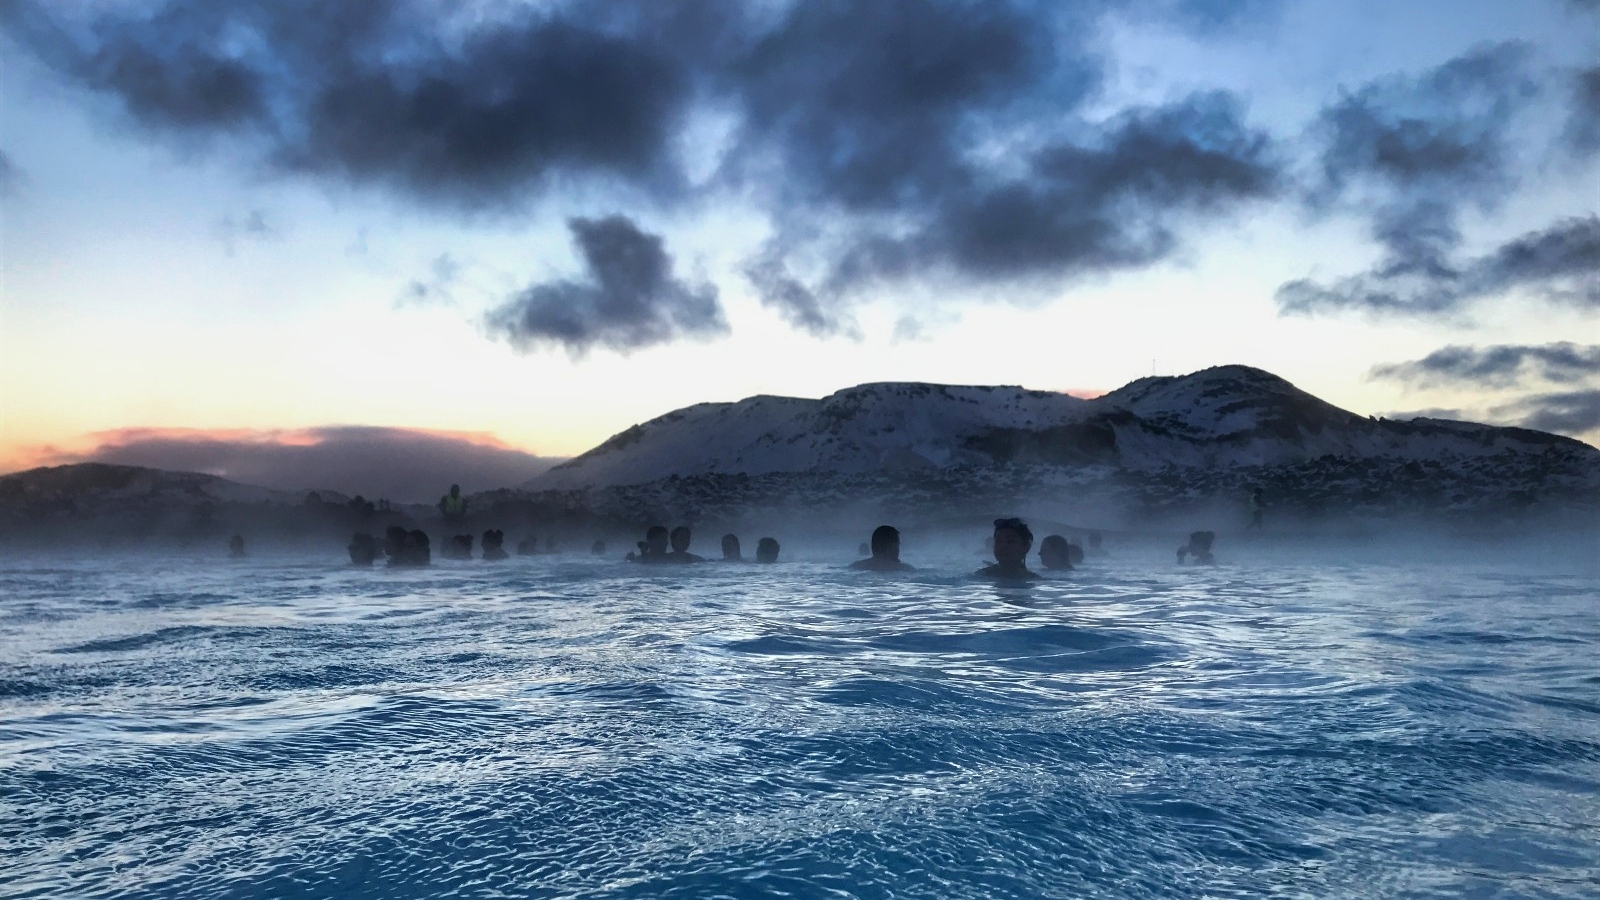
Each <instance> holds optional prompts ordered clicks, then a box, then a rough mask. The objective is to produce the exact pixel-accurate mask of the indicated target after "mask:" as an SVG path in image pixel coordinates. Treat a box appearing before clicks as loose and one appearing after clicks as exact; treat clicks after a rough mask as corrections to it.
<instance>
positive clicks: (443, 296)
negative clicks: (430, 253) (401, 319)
mask: <svg viewBox="0 0 1600 900" xmlns="http://www.w3.org/2000/svg"><path fill="white" fill-rule="evenodd" d="M428 270H429V272H428V278H427V279H426V280H423V279H420V278H418V279H413V280H412V281H411V283H410V284H408V285H406V287H405V290H403V291H401V292H400V298H399V299H398V300H396V301H395V305H396V306H402V307H404V306H455V305H456V298H455V294H454V293H453V288H454V287H455V285H456V283H457V282H458V281H459V280H460V279H461V263H460V262H459V261H457V260H456V258H455V257H453V256H451V255H450V254H448V253H441V254H439V255H438V256H436V257H434V258H433V262H432V263H430V264H429V266H428Z"/></svg>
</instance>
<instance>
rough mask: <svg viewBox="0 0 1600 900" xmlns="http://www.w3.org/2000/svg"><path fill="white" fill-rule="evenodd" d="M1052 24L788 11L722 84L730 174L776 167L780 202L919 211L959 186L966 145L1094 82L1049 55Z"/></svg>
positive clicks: (932, 14) (939, 11) (955, 7)
mask: <svg viewBox="0 0 1600 900" xmlns="http://www.w3.org/2000/svg"><path fill="white" fill-rule="evenodd" d="M1050 25H1051V22H1050V20H1049V19H1048V18H1045V17H1041V16H1039V15H1037V14H1032V15H1030V14H1029V12H1028V11H1026V10H1024V9H1022V8H1019V7H1017V6H1014V5H1007V4H958V3H929V2H921V0H883V2H875V3H867V4H862V3H851V2H845V0H818V2H801V3H796V4H794V5H793V6H792V7H790V8H789V9H788V11H787V13H786V15H784V16H783V17H782V19H781V20H780V21H779V22H778V23H777V24H776V26H775V27H773V28H771V29H770V30H768V31H766V32H764V33H762V34H761V35H760V36H759V37H758V39H757V40H756V41H755V42H754V44H753V46H752V47H751V48H750V49H749V50H748V52H746V53H744V54H742V55H740V56H739V57H738V58H737V59H735V60H734V61H732V63H731V65H730V68H729V70H728V71H727V72H725V73H724V75H723V77H724V79H725V80H724V82H723V84H724V85H725V86H726V88H727V89H728V92H729V94H730V95H731V96H733V97H735V98H736V99H737V101H738V102H739V104H740V106H741V108H742V111H743V112H744V115H745V120H744V125H743V130H742V135H741V141H742V144H743V147H742V149H743V152H742V154H741V155H740V156H739V157H738V158H737V159H736V160H734V165H735V166H746V167H750V168H752V169H755V168H758V167H759V166H761V165H763V164H764V163H766V162H768V160H769V159H770V160H773V161H776V162H777V163H778V164H780V166H781V172H782V176H783V177H782V179H781V180H779V181H777V182H776V184H777V186H778V188H780V189H781V192H782V195H783V197H784V198H785V199H786V200H789V201H791V202H808V203H827V204H833V205H837V206H839V207H842V208H846V209H853V210H858V211H864V210H885V209H895V208H898V207H900V206H902V205H906V204H915V203H919V202H923V203H925V202H928V200H929V199H932V198H936V197H938V196H939V195H941V194H943V193H944V192H945V191H947V190H948V189H949V188H950V186H951V185H960V184H964V183H966V182H967V181H968V180H969V179H970V177H971V175H970V171H969V168H970V167H969V166H968V164H967V163H966V162H965V158H964V153H965V150H964V144H965V143H967V142H969V141H971V140H973V139H974V138H982V137H984V136H986V132H987V131H988V130H989V129H992V128H994V127H995V126H996V125H997V124H999V123H998V122H997V121H996V120H997V119H1000V118H1001V117H1003V116H1004V115H1005V114H1006V113H1007V112H1012V113H1015V112H1020V111H1022V110H1025V109H1027V107H1028V104H1029V102H1030V101H1032V100H1033V95H1034V92H1035V91H1037V90H1038V89H1039V88H1040V87H1041V85H1042V84H1043V83H1044V82H1046V81H1050V82H1051V84H1052V86H1053V87H1054V88H1055V89H1056V96H1055V97H1054V98H1053V104H1052V105H1053V106H1054V108H1055V109H1057V110H1070V109H1072V108H1074V107H1075V106H1076V105H1077V104H1078V103H1080V102H1081V101H1082V100H1083V99H1084V97H1085V96H1086V95H1087V94H1088V93H1089V92H1090V91H1091V90H1092V89H1093V88H1094V87H1096V86H1097V85H1098V83H1099V79H1100V77H1101V76H1100V70H1099V66H1098V65H1095V64H1092V63H1089V62H1086V61H1084V62H1078V61H1074V58H1073V56H1072V55H1070V54H1062V53H1060V52H1059V51H1058V50H1057V49H1056V47H1055V46H1054V42H1053V37H1054V36H1053V35H1052V34H1051V30H1050ZM1077 49H1078V50H1079V52H1080V54H1081V52H1082V51H1081V48H1077ZM741 174H743V175H746V176H748V175H749V174H750V173H749V172H748V171H746V172H743V173H741Z"/></svg>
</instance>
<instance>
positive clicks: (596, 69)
mask: <svg viewBox="0 0 1600 900" xmlns="http://www.w3.org/2000/svg"><path fill="white" fill-rule="evenodd" d="M496 10H498V12H499V13H500V15H498V16H495V15H493V14H492V13H493V12H494V11H496ZM0 15H3V18H0V24H4V26H5V27H6V28H7V30H8V31H10V32H11V33H12V35H13V36H15V37H17V38H18V39H19V40H20V42H21V43H22V44H23V45H24V46H27V47H30V48H32V49H33V50H34V51H35V52H36V53H37V54H38V55H39V56H40V57H41V58H43V59H44V60H45V61H46V62H47V63H49V64H51V65H52V66H53V67H54V68H56V69H57V70H59V71H61V72H62V73H64V74H66V75H68V76H69V77H71V78H74V79H76V80H77V81H78V82H79V83H81V84H83V85H85V86H87V87H89V88H91V89H93V90H95V91H97V92H99V93H101V94H104V95H106V96H108V97H110V98H112V99H113V100H114V101H115V102H116V103H117V104H119V105H120V107H121V108H122V110H123V111H124V112H125V113H126V114H127V117H128V118H129V119H130V120H131V121H132V122H134V123H136V124H138V125H140V126H142V127H145V128H147V129H149V130H151V131H153V132H157V133H162V134H167V135H171V136H174V137H178V138H180V139H202V140H204V139H209V138H212V137H216V136H221V135H231V136H234V137H237V138H240V139H242V142H243V144H244V146H246V147H248V148H250V149H252V150H253V151H254V152H255V153H257V154H258V159H259V161H260V162H261V163H262V164H264V165H266V166H267V167H269V168H272V169H277V170H288V171H299V172H305V173H309V174H311V175H314V176H318V177H324V178H328V179H332V180H339V181H347V182H352V183H356V184H364V185H377V186H381V187H386V188H391V189H394V190H396V191H398V192H399V193H401V194H402V195H404V196H407V197H409V198H412V199H416V200H420V201H422V202H425V203H429V204H434V205H440V206H446V207H457V208H464V209H484V208H497V209H514V208H516V207H517V206H518V205H519V204H522V203H524V202H525V201H527V200H528V199H529V198H530V196H532V195H534V194H536V193H537V192H538V190H539V189H540V188H542V187H545V186H547V185H548V183H549V182H550V180H551V179H553V178H560V177H566V176H583V175H595V174H598V175H602V176H605V177H609V178H615V179H619V180H621V181H624V182H630V183H638V184H642V185H649V186H650V187H651V188H652V189H658V190H660V189H666V188H667V187H668V186H670V185H671V184H673V183H674V181H675V174H674V172H673V171H672V169H671V166H670V164H669V161H668V160H667V159H666V156H665V148H666V146H667V142H668V138H669V137H670V135H671V134H672V133H673V131H674V129H675V127H676V124H677V120H678V118H679V117H680V115H681V114H682V113H683V112H684V110H685V108H686V103H687V101H688V98H689V80H688V73H686V72H685V71H684V68H683V66H682V65H681V64H680V63H679V62H677V61H674V60H673V59H671V58H669V57H668V56H667V55H666V54H665V53H663V52H661V51H658V50H657V49H655V46H654V45H653V44H652V41H653V40H656V39H657V38H656V37H655V36H652V37H651V38H650V39H642V38H634V37H631V36H629V35H627V34H618V33H607V32H604V31H602V30H600V29H599V28H598V27H594V26H591V25H588V24H585V23H584V22H583V21H581V20H578V19H576V18H568V19H563V18H559V17H558V16H557V15H556V14H555V12H552V10H551V7H548V6H541V7H536V8H532V9H527V8H514V7H496V8H493V9H486V8H484V7H481V6H469V7H464V8H460V9H457V10H456V11H455V13H454V14H453V15H450V14H447V13H446V12H444V11H443V10H442V9H441V8H440V7H438V6H435V5H431V4H426V3H422V2H411V0H370V2H363V3H353V4H345V3H323V2H311V0H298V2H296V0H273V2H267V0H260V2H239V3H227V4H217V3H210V2H202V0H172V2H168V3H165V4H158V5H156V6H155V7H154V11H153V12H148V13H146V14H140V11H139V10H138V9H132V10H130V9H128V8H121V9H119V10H117V11H115V12H105V13H101V14H99V15H98V16H97V17H96V18H94V19H93V20H92V21H90V22H86V23H85V22H75V21H69V20H67V19H66V15H67V14H63V13H59V11H58V10H53V9H48V8H47V7H46V6H45V5H44V4H39V3H28V2H20V0H19V2H12V3H9V4H7V5H6V6H5V7H4V10H3V13H0ZM644 18H649V20H650V22H651V23H652V24H660V21H661V20H662V19H663V18H664V17H663V16H662V15H656V16H654V17H641V19H644ZM676 18H677V19H683V18H685V16H684V15H679V16H677V17H676ZM680 36H681V35H680Z"/></svg>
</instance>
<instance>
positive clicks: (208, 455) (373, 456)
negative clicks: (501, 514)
mask: <svg viewBox="0 0 1600 900" xmlns="http://www.w3.org/2000/svg"><path fill="white" fill-rule="evenodd" d="M99 437H100V438H101V440H100V444H99V446H97V447H96V448H95V449H93V450H91V451H89V452H87V453H83V454H76V455H73V456H71V457H62V458H60V459H56V460H53V461H51V464H59V463H67V462H87V461H95V462H104V463H114V464H118V465H129V466H148V467H151V468H157V469H171V470H176V471H186V472H207V473H211V474H215V475H221V476H222V477H224V478H228V479H230V480H232V481H237V482H241V483H244V484H254V485H259V486H261V487H269V488H275V489H278V490H285V491H303V490H311V489H316V488H321V489H328V490H336V491H340V492H342V493H346V494H352V495H353V494H361V495H363V496H365V497H367V498H368V499H370V500H377V499H379V498H387V499H390V500H395V501H398V502H422V503H429V502H432V501H434V500H436V499H438V497H439V495H440V494H442V493H444V492H445V490H446V489H447V488H449V486H450V485H451V484H452V483H457V484H460V485H461V486H462V489H463V490H466V491H468V492H469V493H470V492H472V491H479V490H489V489H492V488H498V487H510V486H515V485H518V484H521V483H522V482H524V481H527V480H528V479H529V478H532V477H533V476H535V475H537V474H539V473H540V472H543V471H544V470H546V469H548V468H550V466H552V465H554V464H555V463H557V462H560V460H559V459H551V458H543V457H538V456H534V455H532V454H529V453H524V452H523V451H520V450H515V449H512V448H510V447H506V446H503V445H501V444H499V443H498V442H495V441H494V440H493V439H491V438H487V437H485V436H483V435H473V434H457V433H452V432H438V431H422V430H416V429H407V428H374V427H366V426H353V425H342V426H328V427H323V428H310V429H305V430H302V431H295V432H263V433H236V432H220V433H216V434H210V433H207V432H197V431H190V430H180V431H167V430H162V429H126V430H123V431H118V432H111V433H107V434H103V435H100V436H99Z"/></svg>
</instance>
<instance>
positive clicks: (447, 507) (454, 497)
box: [439, 484, 467, 522]
mask: <svg viewBox="0 0 1600 900" xmlns="http://www.w3.org/2000/svg"><path fill="white" fill-rule="evenodd" d="M439 514H440V515H442V516H444V520H445V521H446V522H458V521H460V520H461V519H463V518H465V517H466V515H467V498H465V497H463V496H461V485H459V484H452V485H450V493H448V494H445V495H444V496H443V497H440V498H439Z"/></svg>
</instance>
